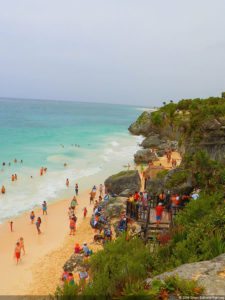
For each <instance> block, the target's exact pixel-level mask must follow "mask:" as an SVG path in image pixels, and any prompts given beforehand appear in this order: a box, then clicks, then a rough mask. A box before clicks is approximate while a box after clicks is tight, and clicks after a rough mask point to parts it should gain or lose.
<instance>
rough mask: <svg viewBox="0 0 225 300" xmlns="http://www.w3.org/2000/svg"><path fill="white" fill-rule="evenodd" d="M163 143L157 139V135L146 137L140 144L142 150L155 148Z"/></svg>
mask: <svg viewBox="0 0 225 300" xmlns="http://www.w3.org/2000/svg"><path fill="white" fill-rule="evenodd" d="M163 142H164V141H162V140H161V139H160V137H159V134H154V135H150V136H148V137H146V138H145V139H144V140H143V142H142V143H141V146H142V147H143V148H145V149H146V148H157V147H159V145H160V144H162V143H163Z"/></svg>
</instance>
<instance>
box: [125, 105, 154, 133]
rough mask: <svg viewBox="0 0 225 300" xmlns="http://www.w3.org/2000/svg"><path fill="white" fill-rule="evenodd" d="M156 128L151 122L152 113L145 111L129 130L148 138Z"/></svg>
mask: <svg viewBox="0 0 225 300" xmlns="http://www.w3.org/2000/svg"><path fill="white" fill-rule="evenodd" d="M153 127H154V126H153V125H152V121H151V113H150V112H147V111H144V112H143V113H142V114H141V115H140V116H139V117H138V119H137V120H136V121H135V122H134V123H133V124H131V125H130V127H129V128H128V130H129V131H130V132H131V133H132V134H134V135H144V136H147V135H149V133H150V132H151V131H154V128H153Z"/></svg>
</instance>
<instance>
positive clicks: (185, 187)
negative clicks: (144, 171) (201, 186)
mask: <svg viewBox="0 0 225 300" xmlns="http://www.w3.org/2000/svg"><path fill="white" fill-rule="evenodd" d="M182 172H183V169H182V168H176V169H173V170H170V171H169V172H168V173H167V174H166V175H165V176H164V177H163V178H154V179H152V180H151V179H150V180H148V181H147V190H150V191H152V192H153V193H157V194H159V193H161V191H167V190H169V191H170V192H171V193H177V194H184V193H188V194H189V193H190V192H191V191H192V190H193V188H194V187H193V185H192V181H191V176H187V178H185V179H184V180H183V181H180V180H179V177H180V174H182ZM174 174H176V177H177V182H176V181H173V184H172V186H170V184H169V183H170V181H171V178H172V176H173V175H174Z"/></svg>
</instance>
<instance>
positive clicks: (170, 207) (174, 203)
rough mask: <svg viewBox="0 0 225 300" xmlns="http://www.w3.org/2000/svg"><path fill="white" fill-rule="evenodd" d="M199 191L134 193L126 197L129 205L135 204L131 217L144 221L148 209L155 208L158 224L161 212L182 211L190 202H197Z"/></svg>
mask: <svg viewBox="0 0 225 300" xmlns="http://www.w3.org/2000/svg"><path fill="white" fill-rule="evenodd" d="M199 193H200V190H199V189H195V190H194V191H193V192H192V193H183V194H178V193H171V192H170V191H167V192H164V191H161V193H159V194H157V193H155V194H151V193H147V191H146V190H145V191H144V192H137V191H136V192H135V193H134V194H132V195H130V196H129V197H128V202H129V203H135V208H134V209H131V211H130V214H131V217H139V216H140V214H141V216H140V217H141V218H142V219H146V217H147V210H148V207H149V206H151V207H154V208H155V218H156V223H157V224H159V223H160V222H161V220H162V217H163V212H164V211H165V212H167V213H173V211H174V210H178V209H182V208H183V207H185V206H186V205H187V203H189V202H190V201H191V200H197V199H198V197H199Z"/></svg>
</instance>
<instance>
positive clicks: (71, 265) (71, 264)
mask: <svg viewBox="0 0 225 300" xmlns="http://www.w3.org/2000/svg"><path fill="white" fill-rule="evenodd" d="M83 261H84V256H83V254H72V255H71V256H70V258H69V259H68V260H67V261H66V263H65V264H64V266H63V270H64V271H66V272H73V271H74V270H75V269H76V268H79V267H80V266H82V265H83Z"/></svg>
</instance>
